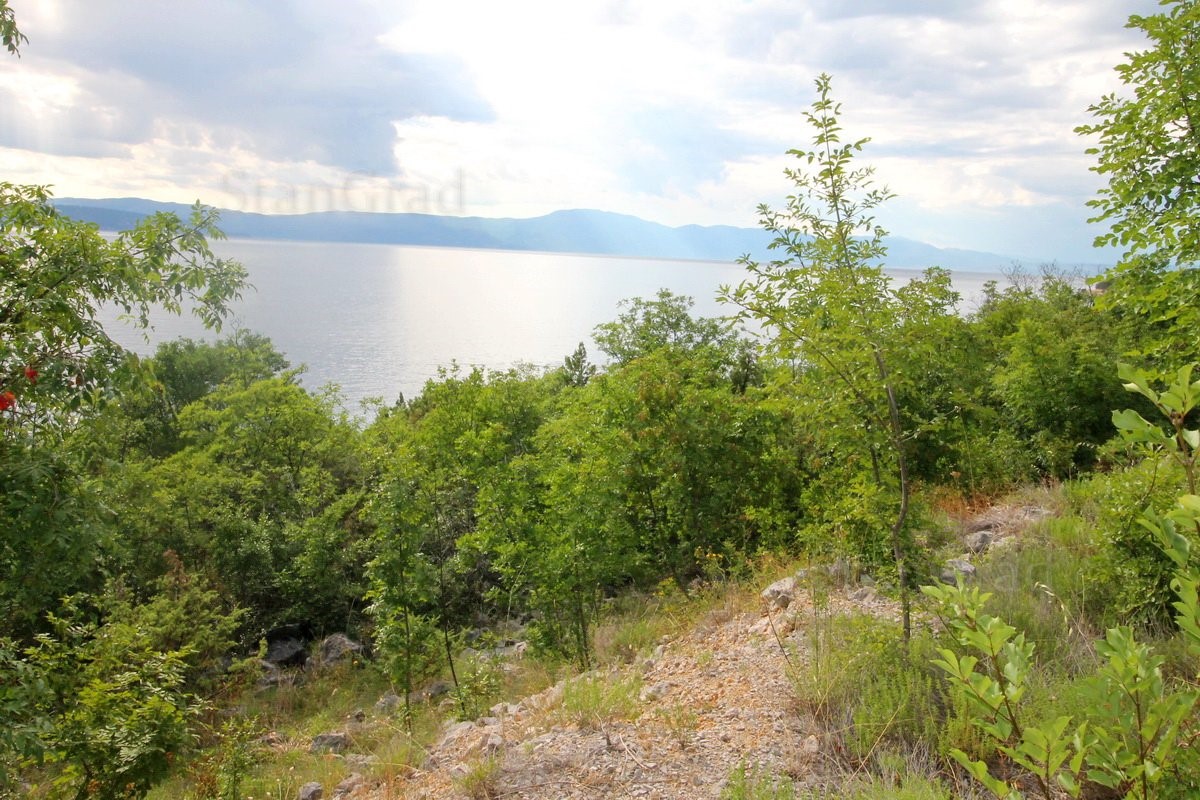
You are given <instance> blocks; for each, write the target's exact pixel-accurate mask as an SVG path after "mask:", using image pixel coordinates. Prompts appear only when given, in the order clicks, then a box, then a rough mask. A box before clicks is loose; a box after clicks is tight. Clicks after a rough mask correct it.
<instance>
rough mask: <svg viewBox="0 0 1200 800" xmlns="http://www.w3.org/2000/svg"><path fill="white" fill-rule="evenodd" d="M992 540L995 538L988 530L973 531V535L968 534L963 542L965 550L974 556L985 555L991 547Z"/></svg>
mask: <svg viewBox="0 0 1200 800" xmlns="http://www.w3.org/2000/svg"><path fill="white" fill-rule="evenodd" d="M994 538H995V537H994V535H993V534H992V532H991V531H990V530H982V531H975V532H974V533H971V534H968V535H967V538H966V540H965V542H966V545H967V550H969V551H971V552H972V553H974V554H976V555H979V554H981V553H986V552H987V550H988V548H989V547H991V546H992V541H993V540H994Z"/></svg>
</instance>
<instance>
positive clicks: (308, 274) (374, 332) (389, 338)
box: [110, 240, 1000, 410]
mask: <svg viewBox="0 0 1200 800" xmlns="http://www.w3.org/2000/svg"><path fill="white" fill-rule="evenodd" d="M214 250H216V251H217V252H218V254H219V255H221V256H225V257H231V258H236V259H238V260H240V261H241V262H242V263H243V264H245V265H246V268H247V270H248V271H249V273H250V282H251V283H252V284H253V285H254V290H252V291H248V292H247V293H246V294H245V297H244V298H243V299H242V301H240V302H239V303H238V304H237V305H236V307H235V311H234V315H233V317H232V319H231V320H230V321H229V322H228V323H227V325H226V328H225V331H224V332H225V333H227V332H228V331H229V330H230V326H238V327H242V328H246V329H248V330H252V331H255V332H257V333H263V334H266V335H267V336H269V337H270V338H271V340H272V341H273V342H274V343H275V346H276V347H277V348H278V349H280V350H281V351H283V352H284V353H285V354H286V355H287V357H288V359H289V360H290V361H291V362H292V364H293V365H299V364H304V365H306V366H307V372H306V373H305V374H304V376H303V378H302V381H303V384H304V385H305V386H307V387H309V388H311V389H315V388H319V387H321V386H323V385H325V384H328V383H335V384H338V385H339V386H340V387H341V390H342V393H343V395H344V397H345V399H346V404H347V407H348V408H350V409H351V410H354V409H357V408H358V404H359V401H361V400H363V399H365V398H369V397H379V398H382V399H383V400H384V401H385V402H387V403H391V402H392V401H394V400H395V399H396V398H397V397H399V396H400V395H401V394H403V395H404V397H408V398H411V397H415V396H416V395H417V394H418V393H419V392H420V390H421V387H422V386H423V385H424V384H425V382H426V381H427V380H429V379H431V378H435V377H436V376H437V374H438V368H439V367H443V366H448V365H450V364H451V362H453V361H457V362H458V363H459V364H461V365H463V366H471V365H479V366H484V367H488V368H491V369H507V368H509V367H512V366H515V365H517V364H519V363H526V364H533V365H536V366H553V365H557V364H561V363H562V360H563V358H564V357H566V356H567V355H568V354H570V353H571V352H572V351H574V349H575V347H576V346H577V345H578V344H579V343H580V342H584V343H585V344H586V345H587V347H588V352H589V353H590V354H591V355H592V357H593V360H598V358H599V355H600V354H598V353H597V352H596V348H595V347H594V345H593V344H592V341H591V333H592V330H593V329H594V328H595V327H596V326H597V325H599V324H600V323H602V322H608V321H610V320H613V319H615V318H616V316H617V314H618V313H619V311H620V309H619V308H618V303H619V302H620V301H621V300H623V299H628V298H632V297H653V296H654V294H655V293H656V292H657V291H658V290H659V289H660V288H665V289H669V290H671V291H672V292H674V293H676V294H684V295H690V296H691V297H693V298H695V300H696V305H695V308H694V309H693V311H694V312H695V313H697V314H700V315H703V316H718V315H721V314H727V313H730V309H729V308H728V307H726V306H723V305H721V304H719V303H717V302H716V299H715V295H716V291H717V288H718V287H719V286H720V285H722V284H736V283H738V282H739V281H740V280H741V279H742V277H743V276H744V271H743V269H742V268H741V267H739V266H737V265H736V264H727V263H718V262H704V261H664V260H653V259H633V258H612V257H606V256H582V255H562V254H554V253H523V252H510V251H498V250H466V249H454V248H432V247H407V246H396V245H367V244H341V243H336V244H325V243H312V242H278V241H270V242H268V241H250V240H233V241H226V242H218V243H216V246H215V247H214ZM892 274H894V275H895V276H896V277H897V278H899V279H904V278H907V277H910V276H912V275H914V274H916V272H915V271H912V270H893V271H892ZM993 278H995V279H999V278H1000V276H998V275H989V274H984V273H957V274H955V276H954V280H955V285H956V287H957V288H958V290H959V291H960V292H961V293H962V294H963V295H964V298H966V300H965V302H966V304H967V306H968V307H969V306H970V304H971V299H972V298H973V297H975V296H977V295H978V293H979V291H980V289H981V288H982V286H983V283H984V282H985V281H986V280H989V279H993ZM114 319H115V318H114ZM110 330H111V333H112V335H113V336H114V338H116V339H118V341H120V342H121V343H122V344H124V345H126V346H127V347H130V348H131V349H133V350H135V351H137V352H140V353H150V352H153V350H154V347H155V346H156V345H157V343H158V342H160V341H165V340H168V339H173V338H175V337H177V336H190V337H192V338H213V334H211V333H210V332H207V331H205V330H204V328H203V326H202V325H200V323H199V322H198V321H196V320H195V319H194V318H192V317H187V316H185V317H171V316H169V315H161V316H159V317H157V318H156V320H155V330H154V331H153V333H152V334H151V337H150V341H149V343H147V342H146V341H144V340H143V339H142V337H141V335H140V334H139V333H137V332H135V331H133V330H132V329H131V328H129V327H128V326H125V325H122V324H120V323H116V322H114V324H113V325H111V326H110Z"/></svg>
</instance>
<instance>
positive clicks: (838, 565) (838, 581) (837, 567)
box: [826, 558, 850, 586]
mask: <svg viewBox="0 0 1200 800" xmlns="http://www.w3.org/2000/svg"><path fill="white" fill-rule="evenodd" d="M826 571H827V572H828V573H829V579H830V580H831V581H833V585H834V586H845V585H846V584H847V583H849V582H850V562H849V561H847V560H846V559H844V558H839V559H838V560H837V561H834V562H833V563H832V564H830V565H829V566H828V567H826Z"/></svg>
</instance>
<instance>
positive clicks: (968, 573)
mask: <svg viewBox="0 0 1200 800" xmlns="http://www.w3.org/2000/svg"><path fill="white" fill-rule="evenodd" d="M960 575H961V576H962V578H963V580H970V579H971V578H974V577H975V565H974V564H972V563H971V562H970V561H967V560H966V559H965V558H952V559H950V560H949V561H947V562H946V564H945V566H943V567H942V574H941V576H940V577H941V579H942V583H948V584H951V585H953V584H955V583H957V582H958V577H959V576H960Z"/></svg>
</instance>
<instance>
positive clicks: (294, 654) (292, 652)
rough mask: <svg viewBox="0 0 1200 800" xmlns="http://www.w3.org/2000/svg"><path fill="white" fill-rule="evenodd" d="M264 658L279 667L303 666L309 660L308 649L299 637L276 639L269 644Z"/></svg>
mask: <svg viewBox="0 0 1200 800" xmlns="http://www.w3.org/2000/svg"><path fill="white" fill-rule="evenodd" d="M263 660H264V661H266V662H268V663H270V664H274V665H275V666H277V667H285V666H303V665H304V663H305V662H306V661H308V651H307V650H305V649H304V642H302V641H301V640H299V639H276V640H275V641H273V642H270V643H268V644H267V654H266V656H264V657H263Z"/></svg>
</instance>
